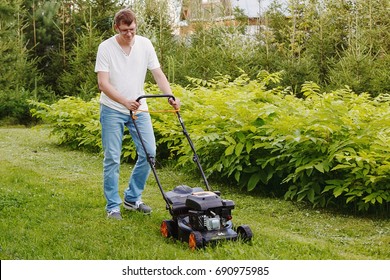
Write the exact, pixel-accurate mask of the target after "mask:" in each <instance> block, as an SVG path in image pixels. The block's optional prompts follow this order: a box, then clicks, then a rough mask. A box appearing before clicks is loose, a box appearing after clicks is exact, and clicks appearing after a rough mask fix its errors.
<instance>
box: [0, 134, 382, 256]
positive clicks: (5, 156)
mask: <svg viewBox="0 0 390 280" xmlns="http://www.w3.org/2000/svg"><path fill="white" fill-rule="evenodd" d="M0 166H1V168H0V259H2V260H18V259H27V260H30V259H43V260H62V259H71V260H100V259H101V260H107V259H113V260H143V259H147V260H172V259H179V260H224V259H230V260H233V259H243V260H249V259H250V260H260V259H263V260H265V259H266V260H295V259H299V260H325V259H326V260H345V259H347V260H388V259H390V246H389V245H390V221H389V219H384V218H378V217H357V216H353V215H346V214H343V213H332V212H329V211H325V210H316V209H312V208H307V207H305V206H304V205H301V204H296V203H292V202H288V201H284V200H280V199H274V198H264V197H260V196H257V195H255V194H252V193H245V192H240V191H239V190H235V189H231V188H229V187H224V186H217V187H214V189H219V190H221V191H222V196H223V197H224V198H228V199H232V200H234V202H235V204H236V208H235V209H234V211H233V221H234V222H235V223H236V224H237V225H239V224H248V225H250V227H251V229H252V231H253V234H254V239H253V241H252V242H251V243H249V244H247V243H241V242H234V243H233V242H223V243H220V244H218V245H216V246H212V247H207V248H205V249H202V250H197V251H194V252H192V251H190V250H189V249H188V247H187V244H184V243H181V242H174V241H173V240H170V239H164V238H163V237H162V236H161V235H160V232H159V227H160V223H161V221H162V220H163V219H167V218H169V217H170V216H169V213H168V211H166V210H165V204H164V201H163V199H162V197H161V194H160V192H159V190H158V187H157V185H156V183H155V180H154V177H153V176H152V175H151V176H150V178H149V181H148V186H147V188H146V191H145V193H144V196H143V197H144V201H145V202H146V203H148V204H149V205H150V206H151V207H152V208H153V213H152V215H151V216H144V215H142V214H140V213H130V212H125V211H123V216H124V220H122V221H114V220H108V219H107V218H106V214H105V210H104V205H105V200H104V197H103V192H102V158H101V156H100V155H96V154H89V153H85V152H81V151H71V150H68V149H66V148H63V147H58V146H57V145H56V142H55V139H52V138H50V137H49V131H48V130H47V129H45V128H6V127H3V128H0ZM131 168H132V165H129V164H123V166H122V167H121V184H120V189H121V193H122V192H123V190H124V188H125V186H126V184H127V180H128V177H129V174H130V172H131ZM158 173H159V175H160V179H161V181H162V183H163V186H164V187H165V189H166V190H170V189H173V188H174V187H175V186H177V185H179V184H187V185H190V186H195V185H199V178H197V176H193V175H192V174H190V175H188V174H185V173H184V172H181V171H178V170H174V169H173V168H170V167H164V168H160V169H159V170H158ZM211 185H212V186H213V184H211ZM200 186H201V185H200Z"/></svg>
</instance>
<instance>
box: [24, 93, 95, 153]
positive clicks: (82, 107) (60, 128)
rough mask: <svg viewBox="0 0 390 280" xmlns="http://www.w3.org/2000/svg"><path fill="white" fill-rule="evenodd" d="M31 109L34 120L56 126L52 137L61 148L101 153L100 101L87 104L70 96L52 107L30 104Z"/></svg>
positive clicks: (35, 103)
mask: <svg viewBox="0 0 390 280" xmlns="http://www.w3.org/2000/svg"><path fill="white" fill-rule="evenodd" d="M30 105H31V106H33V107H34V108H33V109H31V112H32V114H33V116H35V117H37V118H40V119H42V120H43V121H44V122H46V123H51V124H54V126H53V130H52V133H53V134H54V135H56V136H57V138H58V141H59V144H64V145H67V146H70V147H72V148H74V149H76V148H85V149H87V150H90V151H95V152H96V151H100V150H101V148H102V147H101V143H100V138H101V129H100V123H99V101H98V98H94V99H92V100H91V101H89V102H85V101H83V100H82V99H81V98H79V97H73V96H71V97H66V98H64V99H60V100H59V101H58V102H56V103H54V104H52V105H47V104H45V103H43V102H38V101H30Z"/></svg>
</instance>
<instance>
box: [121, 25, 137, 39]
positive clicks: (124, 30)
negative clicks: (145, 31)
mask: <svg viewBox="0 0 390 280" xmlns="http://www.w3.org/2000/svg"><path fill="white" fill-rule="evenodd" d="M136 29H137V25H136V23H135V22H132V23H131V24H130V25H127V24H125V23H121V24H120V25H119V26H118V25H116V31H117V32H118V34H119V35H120V36H121V37H122V38H123V39H124V40H126V41H127V42H131V41H132V40H133V38H134V36H135V31H136Z"/></svg>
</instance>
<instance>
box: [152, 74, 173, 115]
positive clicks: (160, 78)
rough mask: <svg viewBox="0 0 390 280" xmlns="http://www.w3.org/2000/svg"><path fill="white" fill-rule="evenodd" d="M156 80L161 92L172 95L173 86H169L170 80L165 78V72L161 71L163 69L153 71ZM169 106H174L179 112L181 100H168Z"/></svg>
mask: <svg viewBox="0 0 390 280" xmlns="http://www.w3.org/2000/svg"><path fill="white" fill-rule="evenodd" d="M151 72H152V75H153V78H154V80H155V81H156V83H157V86H158V87H159V89H160V90H161V92H162V93H163V94H172V90H171V86H170V85H169V82H168V79H167V77H166V76H165V74H164V72H163V71H162V70H161V68H156V69H153V70H151ZM168 101H169V104H171V105H172V107H173V108H175V109H176V110H178V109H179V108H180V100H179V99H177V98H175V100H173V99H172V98H170V99H168Z"/></svg>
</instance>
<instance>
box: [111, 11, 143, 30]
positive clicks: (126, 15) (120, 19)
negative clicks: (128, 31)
mask: <svg viewBox="0 0 390 280" xmlns="http://www.w3.org/2000/svg"><path fill="white" fill-rule="evenodd" d="M133 22H134V23H137V19H136V16H135V13H134V12H133V11H132V10H130V9H129V8H125V9H122V10H120V11H118V12H117V13H116V14H115V17H114V23H115V25H116V26H119V25H121V24H122V23H124V24H126V25H130V24H132V23H133Z"/></svg>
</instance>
